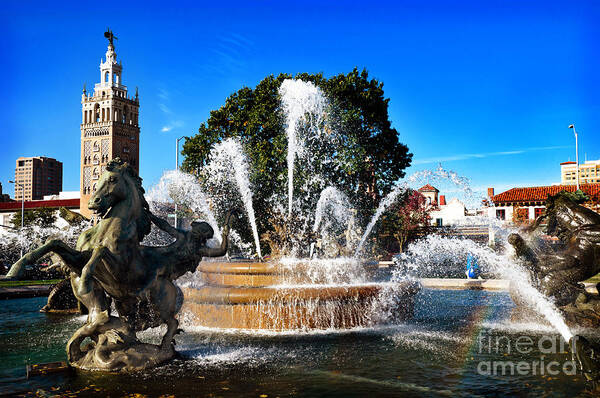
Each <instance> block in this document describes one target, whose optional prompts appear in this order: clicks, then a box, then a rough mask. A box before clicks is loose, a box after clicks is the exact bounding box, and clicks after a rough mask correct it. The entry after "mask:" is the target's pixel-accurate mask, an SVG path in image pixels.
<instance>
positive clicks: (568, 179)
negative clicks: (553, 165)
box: [560, 159, 600, 185]
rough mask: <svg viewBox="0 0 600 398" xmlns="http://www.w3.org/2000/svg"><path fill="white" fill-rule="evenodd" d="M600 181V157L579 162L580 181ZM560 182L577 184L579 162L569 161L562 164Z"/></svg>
mask: <svg viewBox="0 0 600 398" xmlns="http://www.w3.org/2000/svg"><path fill="white" fill-rule="evenodd" d="M596 182H600V159H599V160H587V161H585V162H584V163H583V164H579V183H580V184H592V183H596ZM560 183H561V184H572V185H575V184H577V163H576V162H572V161H568V162H562V163H561V164H560Z"/></svg>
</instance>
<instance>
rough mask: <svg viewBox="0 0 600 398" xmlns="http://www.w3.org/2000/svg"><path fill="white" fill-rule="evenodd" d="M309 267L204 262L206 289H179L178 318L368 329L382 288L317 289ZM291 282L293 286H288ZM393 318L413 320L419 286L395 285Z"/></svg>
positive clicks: (252, 325)
mask: <svg viewBox="0 0 600 398" xmlns="http://www.w3.org/2000/svg"><path fill="white" fill-rule="evenodd" d="M309 269H310V267H309V266H308V265H306V264H305V265H303V264H296V265H295V266H294V267H286V266H284V265H282V264H280V263H275V262H207V263H201V264H200V266H199V267H198V270H197V273H198V274H199V276H200V278H201V279H202V281H203V282H205V285H204V286H202V287H199V288H194V287H183V288H182V291H183V295H184V301H183V307H182V313H187V314H188V316H189V318H188V322H190V323H192V324H193V325H195V326H204V327H214V328H234V329H263V330H264V329H266V330H310V329H344V328H354V327H364V326H372V325H373V324H374V323H376V322H377V321H378V318H377V316H376V315H377V313H378V311H377V307H378V306H382V305H384V304H383V303H387V302H388V301H387V300H382V299H381V295H382V294H383V292H384V290H385V289H384V288H385V286H386V284H381V283H360V284H319V283H315V280H314V279H313V278H312V277H311V276H310V272H309ZM290 281H294V282H293V284H290ZM395 285H396V286H395V289H394V294H396V295H397V296H398V297H396V299H395V300H394V306H395V308H394V309H393V310H394V313H395V316H396V317H397V318H400V319H402V318H406V317H408V316H410V315H412V309H413V304H414V303H413V301H414V295H415V294H416V293H417V292H418V291H419V290H420V286H419V285H418V284H417V283H415V282H411V281H401V282H397V283H395Z"/></svg>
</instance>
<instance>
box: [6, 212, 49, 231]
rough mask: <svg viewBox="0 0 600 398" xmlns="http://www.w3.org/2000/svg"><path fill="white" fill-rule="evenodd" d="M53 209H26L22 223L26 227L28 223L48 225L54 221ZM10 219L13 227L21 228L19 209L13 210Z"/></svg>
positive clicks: (41, 225)
mask: <svg viewBox="0 0 600 398" xmlns="http://www.w3.org/2000/svg"><path fill="white" fill-rule="evenodd" d="M54 211H55V210H54V209H49V208H47V207H40V208H38V209H34V210H26V211H25V219H24V220H23V225H24V226H26V227H27V226H30V225H37V226H40V227H50V226H52V225H53V224H54V223H55V222H56V215H55V214H54ZM10 221H11V222H12V225H13V226H14V227H15V228H21V211H20V210H19V211H17V212H15V214H14V215H13V216H12V218H11V220H10Z"/></svg>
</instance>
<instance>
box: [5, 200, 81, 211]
mask: <svg viewBox="0 0 600 398" xmlns="http://www.w3.org/2000/svg"><path fill="white" fill-rule="evenodd" d="M40 207H51V208H59V207H68V208H79V199H53V200H32V201H29V202H25V208H26V209H37V208H40ZM11 210H21V202H20V201H19V202H4V203H0V211H11Z"/></svg>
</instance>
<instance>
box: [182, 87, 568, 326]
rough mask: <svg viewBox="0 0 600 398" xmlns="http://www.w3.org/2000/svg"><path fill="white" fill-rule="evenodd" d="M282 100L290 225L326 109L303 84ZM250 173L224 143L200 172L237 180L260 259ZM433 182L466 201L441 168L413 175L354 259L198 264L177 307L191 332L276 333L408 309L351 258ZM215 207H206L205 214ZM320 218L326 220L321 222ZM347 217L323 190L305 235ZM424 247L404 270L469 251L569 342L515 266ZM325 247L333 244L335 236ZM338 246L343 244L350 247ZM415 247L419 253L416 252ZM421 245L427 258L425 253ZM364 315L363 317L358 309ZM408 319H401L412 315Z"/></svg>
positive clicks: (403, 283) (482, 252) (402, 291)
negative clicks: (188, 318) (410, 194)
mask: <svg viewBox="0 0 600 398" xmlns="http://www.w3.org/2000/svg"><path fill="white" fill-rule="evenodd" d="M280 95H281V97H282V106H283V109H284V110H285V112H286V135H287V137H288V156H287V160H288V208H287V210H288V217H291V215H292V213H293V207H294V199H293V192H294V184H293V182H294V178H293V175H294V162H295V159H296V157H297V155H298V154H300V153H302V151H303V147H304V139H303V138H304V137H305V136H306V131H308V132H310V131H312V132H313V134H319V132H318V131H319V128H320V126H321V125H322V124H323V123H324V121H323V120H324V116H323V114H324V108H325V104H326V101H325V99H324V97H323V95H322V93H321V92H320V91H319V90H318V89H317V88H316V87H315V86H314V85H312V84H311V83H305V82H301V81H293V80H287V81H284V82H283V84H282V86H281V88H280ZM307 126H308V127H307ZM302 134H305V136H302ZM248 170H249V164H248V160H247V158H246V157H245V156H244V154H243V150H242V146H241V143H240V141H238V140H235V139H228V140H225V141H223V142H221V143H219V144H218V145H216V146H215V149H214V151H213V156H212V157H211V161H210V162H209V164H208V165H207V167H206V169H205V170H203V171H201V175H205V176H215V177H209V178H216V179H217V180H219V179H220V180H227V181H229V182H231V181H235V184H236V185H237V189H238V191H239V193H240V196H241V199H242V201H243V203H244V207H245V209H246V214H247V216H248V219H249V222H250V225H251V228H252V231H253V236H254V241H255V246H256V250H257V252H258V253H259V254H260V247H259V242H258V233H257V228H256V221H255V216H254V211H253V207H252V193H251V187H250V183H249V172H248ZM317 178H318V176H317ZM436 180H437V181H441V180H444V181H449V182H450V183H452V184H454V185H455V186H457V187H459V189H460V190H462V192H463V193H464V194H465V195H466V196H472V195H473V192H472V191H471V189H470V187H469V185H468V180H466V179H465V178H463V177H460V176H458V175H457V174H456V173H454V172H452V171H448V170H445V169H443V168H442V167H441V165H440V166H439V167H438V168H437V169H436V170H432V171H428V170H426V171H420V172H417V173H415V174H413V175H411V176H410V177H408V178H406V179H404V180H403V181H401V182H400V183H398V184H397V186H396V187H395V188H394V189H393V190H392V191H391V192H390V193H389V194H388V195H387V196H386V197H385V198H384V199H383V200H382V201H381V203H380V205H379V206H378V208H377V209H376V211H375V214H374V215H373V217H372V218H371V220H370V221H369V223H368V225H367V227H366V228H365V230H364V233H363V234H362V237H361V239H360V241H359V242H358V244H357V246H356V247H355V248H354V249H355V250H354V254H355V258H354V259H350V258H347V259H344V258H338V259H298V258H282V259H280V260H279V261H277V262H269V263H253V262H242V263H220V262H216V263H215V262H213V263H210V262H209V263H202V264H201V265H200V266H199V271H200V273H199V276H200V279H201V281H202V282H203V283H205V284H206V285H204V286H201V287H200V288H197V287H196V288H188V287H185V286H184V293H185V297H186V300H185V303H186V304H185V305H184V309H187V311H188V312H190V313H193V314H194V315H195V316H196V321H195V322H197V324H202V325H205V326H216V327H234V328H253V329H254V328H267V329H278V330H281V329H287V328H296V329H298V328H299V329H312V328H330V327H349V326H358V325H362V326H364V325H369V324H372V322H374V319H375V318H377V317H376V316H375V315H374V313H376V312H385V311H382V310H381V309H382V308H383V307H385V305H384V303H387V304H389V303H390V302H394V301H397V300H394V299H391V298H390V296H395V297H401V298H402V297H404V298H405V300H404V302H403V303H402V305H403V306H404V307H406V308H407V309H410V303H411V300H412V296H413V295H414V293H415V292H416V291H417V288H416V284H415V282H414V280H412V279H411V278H407V277H406V275H401V274H400V273H397V274H396V275H395V276H394V278H393V279H392V282H393V283H392V284H390V285H387V286H384V285H381V284H374V283H370V282H368V279H367V278H366V276H365V273H364V267H363V266H362V264H361V261H360V260H358V256H359V254H360V253H361V251H362V250H363V249H364V245H365V243H366V241H367V238H368V236H369V235H370V233H371V232H372V230H373V228H374V227H375V225H376V223H377V221H378V220H379V218H380V217H381V215H382V214H383V213H384V212H385V211H386V209H387V208H389V206H391V205H392V204H393V203H394V202H395V201H396V200H397V199H398V197H399V196H401V195H402V194H403V193H404V192H405V191H406V190H407V189H408V188H409V187H411V186H412V185H414V184H417V183H423V182H433V181H436ZM215 183H216V184H218V183H219V182H218V181H217V182H215ZM203 195H204V194H202V195H198V197H200V198H201V200H200V201H201V202H202V203H204V204H206V203H209V202H211V200H210V198H207V199H205V198H203ZM216 202H217V201H212V203H213V206H214V205H216V204H217V203H216ZM274 203H276V200H274ZM199 208H200V209H202V212H203V213H205V214H206V213H207V210H206V209H207V208H208V206H207V205H203V206H200V207H199ZM303 217H304V223H306V222H308V220H309V219H310V217H307V216H306V215H304V216H303ZM326 218H327V219H328V221H327V222H324V220H325V219H326ZM352 219H353V217H352V209H351V204H350V202H349V201H348V199H347V198H346V197H345V195H344V194H343V193H341V192H340V191H339V190H338V189H337V188H335V187H334V186H327V187H326V188H325V189H323V190H322V191H321V194H320V196H319V200H318V202H317V203H316V208H315V210H314V218H313V222H312V223H311V224H312V228H311V230H312V232H313V234H318V233H321V234H325V235H327V234H328V233H330V232H328V231H327V229H328V228H327V227H328V226H331V225H336V226H337V229H336V228H333V229H332V230H336V231H337V232H339V230H340V228H339V227H340V225H342V226H347V225H348V224H350V223H351V220H352ZM213 220H214V217H213ZM432 239H434V238H428V239H427V240H425V241H423V242H422V243H417V244H415V245H414V246H413V248H414V250H411V251H409V253H418V255H415V256H414V258H412V259H411V258H410V257H409V254H407V255H405V262H406V263H407V264H410V265H411V266H415V264H421V263H423V264H426V263H427V261H430V260H431V258H432V257H435V256H437V257H438V258H456V257H457V253H458V252H459V251H461V252H462V253H466V252H472V253H475V254H476V255H477V256H478V257H480V258H482V262H484V263H486V264H488V263H489V264H490V265H489V267H490V269H493V272H494V273H495V274H496V275H499V276H501V277H503V278H507V279H510V280H511V281H513V286H514V288H515V289H518V290H519V292H520V294H521V295H522V296H523V297H525V298H526V299H528V300H529V303H530V304H531V305H532V306H533V307H534V308H536V309H537V310H538V311H539V312H540V313H541V314H543V315H544V316H545V317H546V318H547V319H548V320H549V321H550V322H551V323H552V325H553V326H555V327H556V328H557V329H558V330H559V331H560V332H561V334H562V335H563V336H565V337H566V338H567V337H569V336H570V332H569V330H568V328H567V327H566V325H565V324H564V322H563V321H562V319H561V318H560V314H559V312H558V311H557V310H556V308H555V307H553V305H552V303H551V302H549V301H548V300H547V299H545V298H544V297H543V295H541V294H540V293H539V292H537V291H536V290H535V289H534V288H533V287H532V286H531V284H530V283H528V279H527V274H526V273H525V272H524V271H523V270H522V269H520V268H519V266H518V265H517V264H516V263H514V262H512V261H510V260H509V259H508V258H507V257H506V256H500V255H498V254H495V253H494V252H492V251H491V250H488V249H482V248H481V247H479V246H477V245H475V244H474V243H472V242H470V241H461V243H457V241H455V240H447V241H434V240H432ZM436 239H441V238H436ZM321 240H322V241H323V242H327V236H322V238H321ZM330 240H331V241H334V240H335V237H333V238H332V239H330ZM346 244H349V241H347V243H346ZM419 244H420V245H422V246H417V245H419ZM427 245H429V250H424V249H425V247H427ZM417 248H418V249H417ZM410 255H412V254H410ZM444 256H445V257H444ZM409 268H410V267H409ZM196 286H198V284H197V283H196ZM394 286H396V287H397V286H400V288H396V287H394ZM400 301H402V300H400ZM349 303H354V304H352V305H350V304H349ZM387 304H386V305H387ZM402 305H401V306H402ZM367 307H368V308H370V309H371V310H370V311H366V310H365V309H366V308H367ZM374 307H379V309H380V310H378V311H373V308H374ZM406 312H407V314H408V313H409V312H410V310H408V311H406ZM365 314H366V315H365Z"/></svg>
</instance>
